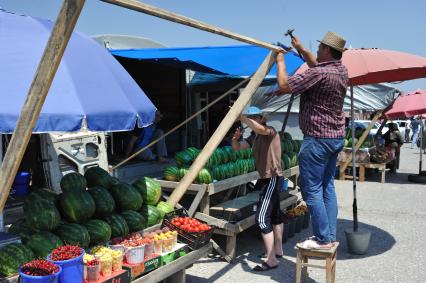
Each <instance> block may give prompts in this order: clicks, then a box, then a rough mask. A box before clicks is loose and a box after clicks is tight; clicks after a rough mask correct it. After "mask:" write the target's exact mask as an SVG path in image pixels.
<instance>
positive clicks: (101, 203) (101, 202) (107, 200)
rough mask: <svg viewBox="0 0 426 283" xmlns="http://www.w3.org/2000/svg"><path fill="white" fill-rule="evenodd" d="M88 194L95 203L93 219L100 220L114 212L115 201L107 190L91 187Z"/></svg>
mask: <svg viewBox="0 0 426 283" xmlns="http://www.w3.org/2000/svg"><path fill="white" fill-rule="evenodd" d="M88 192H89V194H90V195H91V196H92V198H93V201H94V202H95V207H96V210H95V214H94V216H95V217H97V218H102V217H105V216H107V215H109V214H111V213H113V212H114V210H115V200H114V198H113V197H112V195H111V194H110V192H108V190H107V189H104V188H102V187H91V188H90V189H89V190H88Z"/></svg>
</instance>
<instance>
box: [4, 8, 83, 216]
mask: <svg viewBox="0 0 426 283" xmlns="http://www.w3.org/2000/svg"><path fill="white" fill-rule="evenodd" d="M84 2H85V1H84V0H64V2H63V4H62V8H61V11H60V12H59V15H58V18H57V19H56V23H55V26H54V27H53V30H52V33H51V35H50V37H49V41H48V42H47V45H46V48H45V49H44V53H43V56H42V58H41V60H40V63H39V65H38V67H37V71H36V74H35V76H34V79H33V81H32V83H31V86H30V90H29V91H28V95H27V99H26V100H25V102H24V106H23V107H22V111H21V114H20V115H19V118H18V122H17V124H16V128H15V130H14V132H13V135H12V139H11V140H10V143H9V146H8V149H7V152H6V155H5V157H4V160H3V164H2V167H1V169H0V211H3V208H4V205H5V203H6V200H7V197H8V195H9V192H10V188H11V186H12V183H13V180H14V178H15V175H16V173H17V172H18V169H19V166H20V164H21V161H22V157H23V155H24V153H25V149H26V148H27V145H28V142H29V140H30V138H31V133H32V130H33V128H34V125H35V123H36V121H37V119H38V116H39V114H40V111H41V108H42V107H43V104H44V101H45V99H46V96H47V93H48V92H49V88H50V86H51V84H52V81H53V78H54V77H55V73H56V70H57V69H58V66H59V63H60V62H61V59H62V55H63V54H64V51H65V48H66V47H67V45H68V41H69V39H70V37H71V34H72V32H73V30H74V27H75V24H76V23H77V20H78V17H79V15H80V12H81V9H82V8H83V5H84ZM29 44H30V43H29Z"/></svg>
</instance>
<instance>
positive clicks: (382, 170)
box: [337, 162, 386, 183]
mask: <svg viewBox="0 0 426 283" xmlns="http://www.w3.org/2000/svg"><path fill="white" fill-rule="evenodd" d="M343 163H344V162H339V163H337V166H342V165H343ZM348 167H352V163H349V165H348ZM355 168H359V177H357V179H358V180H359V181H360V182H364V181H365V168H374V169H379V171H380V174H381V178H380V182H381V183H384V182H385V171H386V163H355ZM346 179H352V175H346V174H345V172H340V174H339V180H346Z"/></svg>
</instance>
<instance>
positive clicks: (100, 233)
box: [0, 167, 173, 276]
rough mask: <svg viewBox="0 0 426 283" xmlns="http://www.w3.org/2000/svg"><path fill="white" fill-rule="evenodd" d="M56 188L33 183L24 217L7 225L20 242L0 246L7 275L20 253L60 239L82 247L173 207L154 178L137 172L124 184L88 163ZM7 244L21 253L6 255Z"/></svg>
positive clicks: (146, 223)
mask: <svg viewBox="0 0 426 283" xmlns="http://www.w3.org/2000/svg"><path fill="white" fill-rule="evenodd" d="M87 187H88V188H87ZM61 189H62V193H61V194H59V195H58V194H56V193H54V192H52V191H50V190H48V189H44V188H39V189H35V190H34V191H32V192H31V193H30V194H29V195H28V196H27V198H26V199H25V202H24V214H25V218H24V219H21V220H19V221H17V222H16V223H14V224H13V225H12V226H11V227H10V228H9V233H12V234H15V235H18V236H20V237H21V240H22V242H23V243H24V246H23V247H21V246H11V247H9V248H8V249H2V250H0V263H1V264H0V265H1V266H2V267H1V268H0V274H2V275H4V276H10V275H11V270H12V271H14V272H15V273H16V272H17V267H18V266H19V265H20V264H21V263H22V262H21V259H22V260H24V259H25V260H26V261H29V260H31V259H32V258H34V257H40V258H45V257H46V256H47V254H49V253H50V252H51V251H52V250H53V249H54V248H56V247H58V246H60V245H63V244H72V245H79V246H81V247H84V248H86V247H89V246H93V245H97V244H103V243H105V242H106V241H108V240H110V239H111V238H114V237H124V236H126V235H128V234H129V233H130V232H134V231H140V230H142V229H144V228H146V227H150V226H153V225H155V224H157V223H159V222H160V221H161V220H162V218H163V216H164V214H165V213H166V212H170V210H173V207H170V206H169V205H167V204H166V203H164V202H160V198H161V186H160V184H159V183H158V182H156V181H155V180H154V179H151V178H149V177H143V178H139V179H138V180H136V181H135V182H134V183H133V184H127V183H123V182H120V181H119V180H118V179H116V178H114V177H111V176H110V175H109V173H108V172H107V171H105V170H103V169H101V168H99V167H92V168H89V169H88V170H87V171H86V173H85V175H84V176H83V175H81V174H79V173H69V174H67V175H65V176H64V177H63V178H62V180H61ZM9 250H11V251H12V250H13V252H15V253H16V254H21V253H22V254H23V255H22V256H21V257H19V258H18V257H16V260H11V259H12V258H14V257H10V256H9V254H10V252H9ZM6 256H8V258H7V260H6ZM28 259H29V260H28ZM7 261H9V263H7ZM3 264H6V265H5V266H3ZM15 267H16V268H15Z"/></svg>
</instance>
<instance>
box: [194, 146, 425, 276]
mask: <svg viewBox="0 0 426 283" xmlns="http://www.w3.org/2000/svg"><path fill="white" fill-rule="evenodd" d="M401 155H402V158H401V164H400V170H399V171H398V173H397V174H393V175H392V174H388V173H387V174H386V183H385V184H381V183H379V182H377V180H379V176H378V174H375V175H372V176H370V177H368V178H367V182H363V183H357V189H358V191H357V192H358V215H359V221H360V227H363V228H367V229H368V230H370V231H371V232H372V238H371V242H370V249H369V252H368V254H367V255H364V256H355V255H351V254H349V253H348V252H347V246H346V240H345V236H344V229H346V228H351V227H352V197H353V194H352V181H336V191H337V194H338V201H339V216H338V240H339V241H340V243H341V245H340V246H339V249H338V261H337V271H336V282H363V283H364V282H425V281H426V268H425V262H426V253H425V252H424V250H423V248H424V247H425V242H424V236H423V235H424V234H425V233H426V204H425V200H426V185H421V184H413V183H409V182H408V181H407V175H408V174H410V173H416V172H418V161H419V153H418V150H412V149H410V148H409V146H408V144H406V145H404V147H403V149H402V154H401ZM310 233H311V232H310V229H305V230H302V232H301V233H299V234H296V235H295V237H293V238H292V239H290V241H289V242H287V243H286V244H285V246H284V254H285V259H283V260H281V265H280V267H279V268H277V269H274V270H271V271H268V272H264V273H255V272H252V271H251V268H253V267H254V266H255V265H256V264H258V263H259V262H260V260H259V259H258V258H257V257H256V255H258V254H260V253H261V252H262V246H263V245H262V241H261V238H260V235H259V234H258V232H257V231H256V230H255V229H251V230H247V231H244V232H243V233H241V234H240V236H239V237H238V240H237V243H238V244H237V247H238V250H237V254H238V255H239V256H238V258H237V259H236V262H235V263H234V264H228V263H226V262H224V261H223V260H221V259H220V258H218V257H216V256H213V257H211V258H204V259H201V260H200V261H199V262H198V263H197V264H195V265H194V266H193V267H192V268H190V269H188V270H187V282H191V283H195V282H232V281H234V282H294V281H295V252H294V250H293V247H294V245H295V243H296V242H297V241H299V240H300V239H303V238H305V237H307V236H310ZM309 277H310V278H309V280H308V282H325V273H324V271H322V270H318V269H309Z"/></svg>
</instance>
